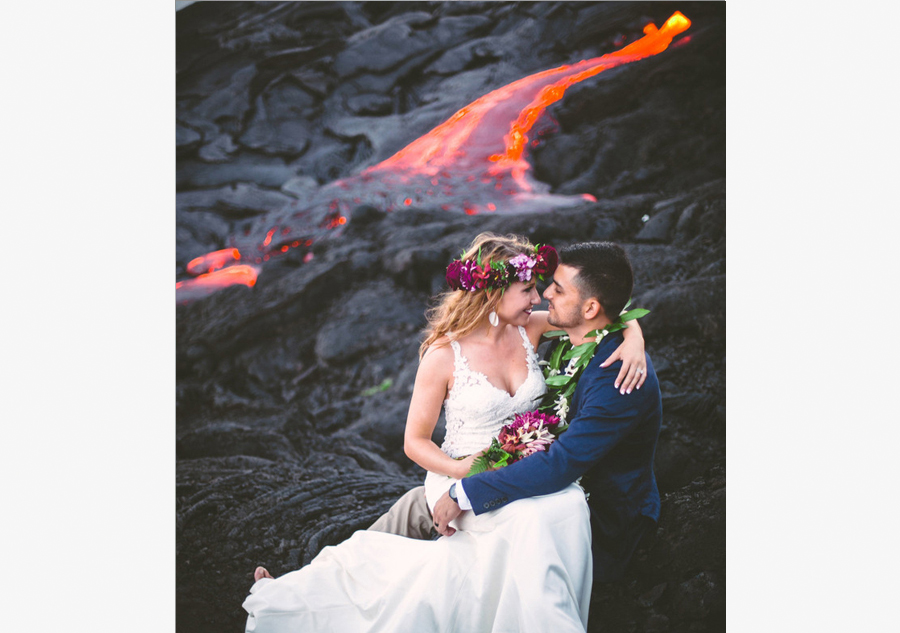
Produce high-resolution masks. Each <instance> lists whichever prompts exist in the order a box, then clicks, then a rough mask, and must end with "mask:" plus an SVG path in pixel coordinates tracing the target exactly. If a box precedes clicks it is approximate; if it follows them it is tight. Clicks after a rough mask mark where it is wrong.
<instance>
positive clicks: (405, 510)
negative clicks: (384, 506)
mask: <svg viewBox="0 0 900 633" xmlns="http://www.w3.org/2000/svg"><path fill="white" fill-rule="evenodd" d="M433 525H434V519H432V517H431V512H430V511H429V510H428V504H427V503H426V502H425V486H418V487H416V488H413V489H412V490H410V491H409V492H407V493H406V494H405V495H403V496H402V497H400V499H398V500H397V503H395V504H394V505H392V506H391V509H390V510H388V511H387V512H386V513H384V514H382V515H381V517H380V518H379V519H378V520H377V521H375V523H373V524H372V525H371V526H370V527H369V529H370V530H372V531H374V532H387V533H388V534H399V535H400V536H406V537H409V538H417V539H423V540H428V539H430V538H431V530H432V527H433Z"/></svg>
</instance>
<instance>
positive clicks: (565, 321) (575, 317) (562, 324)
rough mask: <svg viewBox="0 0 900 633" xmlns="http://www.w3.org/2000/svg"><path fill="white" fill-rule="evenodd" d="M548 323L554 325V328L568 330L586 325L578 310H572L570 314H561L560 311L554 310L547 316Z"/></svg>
mask: <svg viewBox="0 0 900 633" xmlns="http://www.w3.org/2000/svg"><path fill="white" fill-rule="evenodd" d="M547 323H549V324H550V325H552V326H553V327H558V328H562V329H564V330H565V329H567V328H575V327H578V326H579V325H581V324H582V323H584V319H582V318H581V312H580V311H579V309H578V308H576V309H574V310H572V311H571V312H568V313H565V314H563V313H560V312H559V311H558V310H554V311H553V312H550V313H548V314H547Z"/></svg>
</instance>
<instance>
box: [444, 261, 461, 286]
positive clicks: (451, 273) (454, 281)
mask: <svg viewBox="0 0 900 633" xmlns="http://www.w3.org/2000/svg"><path fill="white" fill-rule="evenodd" d="M462 264H463V263H462V262H461V261H459V260H456V261H452V262H450V265H449V266H447V285H449V286H450V287H451V288H452V289H453V290H462V289H463V287H462V283H460V279H459V272H460V269H461V268H462Z"/></svg>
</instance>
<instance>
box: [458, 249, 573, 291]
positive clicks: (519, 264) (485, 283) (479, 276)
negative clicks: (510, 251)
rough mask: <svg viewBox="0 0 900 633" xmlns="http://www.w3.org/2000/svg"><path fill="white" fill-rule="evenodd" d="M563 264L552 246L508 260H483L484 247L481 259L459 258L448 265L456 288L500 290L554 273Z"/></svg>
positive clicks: (541, 278) (479, 251) (479, 255)
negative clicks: (485, 264)
mask: <svg viewBox="0 0 900 633" xmlns="http://www.w3.org/2000/svg"><path fill="white" fill-rule="evenodd" d="M558 265H559V255H557V253H556V249H555V248H553V247H552V246H539V245H538V246H535V247H534V254H532V255H526V254H525V253H522V254H521V255H516V256H515V257H513V258H511V259H510V260H509V261H508V262H491V263H490V265H488V266H483V265H482V263H481V249H478V259H477V260H471V259H457V260H455V261H452V262H450V265H449V266H447V283H448V284H449V285H450V287H451V288H452V289H453V290H466V291H468V292H475V291H476V290H498V289H500V288H506V287H507V286H509V284H511V283H512V282H514V281H531V279H532V278H533V277H537V278H538V279H540V280H541V281H543V280H544V275H552V274H553V272H554V271H555V270H556V267H557V266H558Z"/></svg>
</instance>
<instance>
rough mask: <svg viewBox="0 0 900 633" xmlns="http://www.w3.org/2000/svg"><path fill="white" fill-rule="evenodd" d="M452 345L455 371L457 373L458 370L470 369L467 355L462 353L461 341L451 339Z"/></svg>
mask: <svg viewBox="0 0 900 633" xmlns="http://www.w3.org/2000/svg"><path fill="white" fill-rule="evenodd" d="M450 347H452V348H453V369H454V373H456V372H457V371H464V370H467V369H469V364H468V363H467V362H466V357H465V356H463V355H462V349H461V348H460V347H459V341H455V340H451V341H450Z"/></svg>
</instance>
